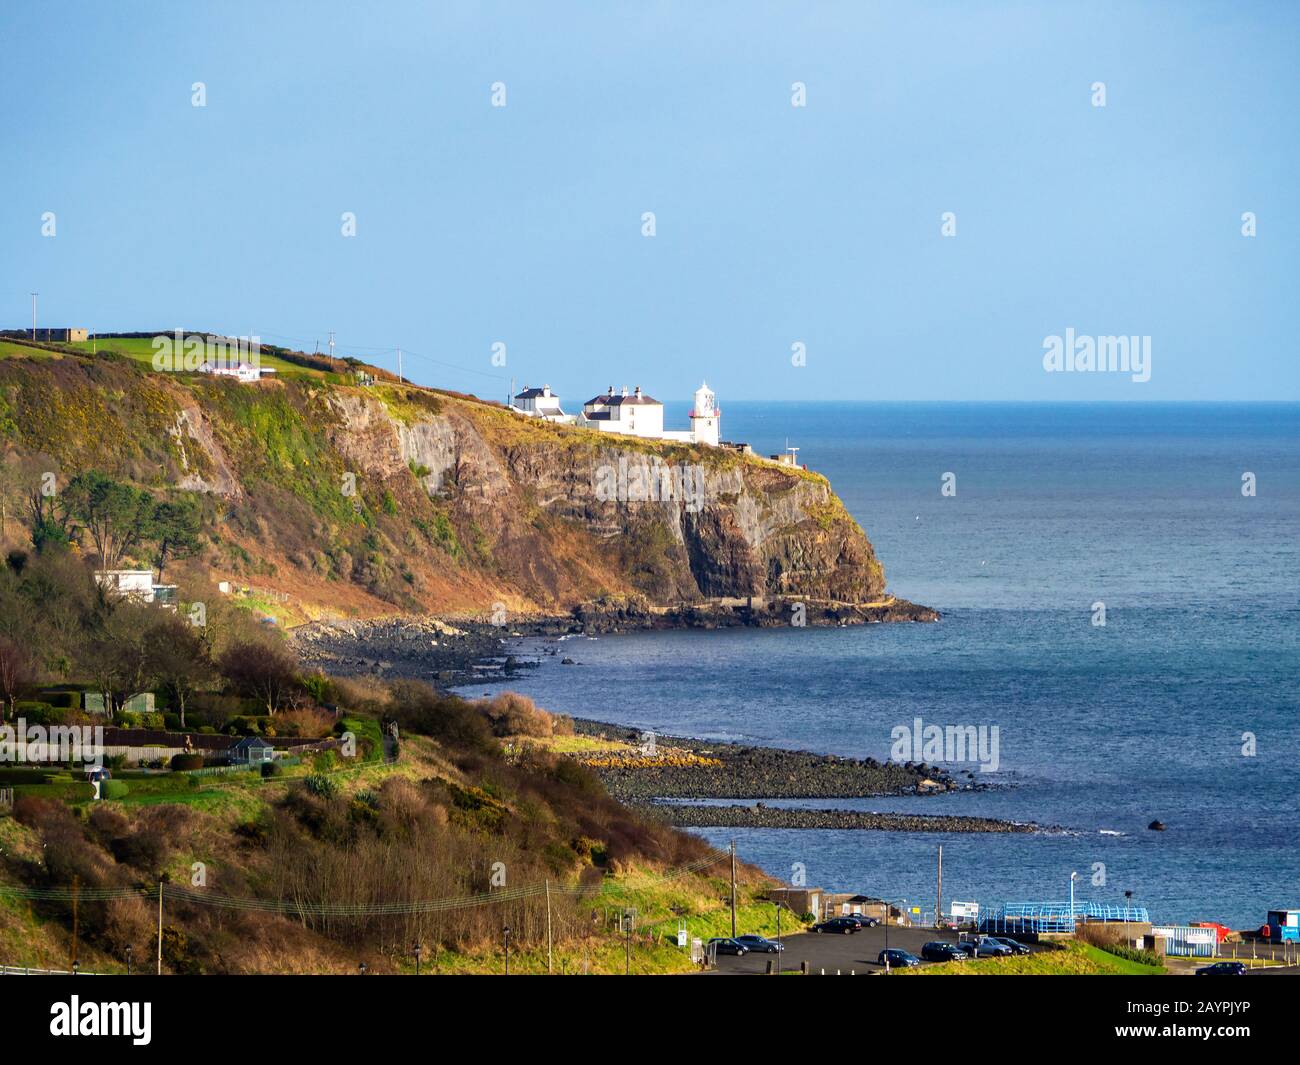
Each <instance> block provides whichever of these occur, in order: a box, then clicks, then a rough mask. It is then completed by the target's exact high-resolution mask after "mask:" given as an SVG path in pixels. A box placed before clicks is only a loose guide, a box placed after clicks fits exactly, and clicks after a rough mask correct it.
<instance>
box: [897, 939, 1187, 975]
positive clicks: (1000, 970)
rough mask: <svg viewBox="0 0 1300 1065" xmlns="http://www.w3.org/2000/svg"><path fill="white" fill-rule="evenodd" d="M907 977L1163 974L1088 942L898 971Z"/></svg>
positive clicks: (1154, 967) (1149, 966)
mask: <svg viewBox="0 0 1300 1065" xmlns="http://www.w3.org/2000/svg"><path fill="white" fill-rule="evenodd" d="M898 974H899V975H907V976H1163V975H1164V974H1165V970H1164V969H1162V968H1160V967H1159V966H1155V965H1142V964H1140V963H1138V962H1135V961H1128V960H1127V959H1125V958H1119V957H1116V956H1115V955H1114V954H1108V953H1107V952H1106V951H1104V950H1100V949H1098V948H1097V947H1093V946H1089V945H1088V944H1087V943H1066V944H1064V946H1063V948H1062V949H1061V950H1043V951H1035V952H1034V953H1033V954H1019V955H1016V956H1014V957H1011V958H976V959H972V960H971V961H953V962H944V963H943V964H941V965H926V966H923V967H922V968H919V969H902V970H898Z"/></svg>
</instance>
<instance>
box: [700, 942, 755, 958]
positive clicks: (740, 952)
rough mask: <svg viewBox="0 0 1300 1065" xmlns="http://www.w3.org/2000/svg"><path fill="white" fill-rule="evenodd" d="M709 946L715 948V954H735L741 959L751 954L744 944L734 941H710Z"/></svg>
mask: <svg viewBox="0 0 1300 1065" xmlns="http://www.w3.org/2000/svg"><path fill="white" fill-rule="evenodd" d="M709 946H710V947H712V948H713V952H714V954H734V955H736V957H738V958H740V957H744V956H745V955H746V954H748V953H749V948H748V947H747V946H745V944H744V943H740V942H737V941H736V940H734V939H710V940H709Z"/></svg>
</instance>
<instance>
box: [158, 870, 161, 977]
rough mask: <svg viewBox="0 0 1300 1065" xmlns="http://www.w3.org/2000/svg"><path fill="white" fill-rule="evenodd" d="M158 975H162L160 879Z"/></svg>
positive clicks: (159, 895) (159, 885)
mask: <svg viewBox="0 0 1300 1065" xmlns="http://www.w3.org/2000/svg"><path fill="white" fill-rule="evenodd" d="M158 975H159V976H162V881H161V880H159V881H158Z"/></svg>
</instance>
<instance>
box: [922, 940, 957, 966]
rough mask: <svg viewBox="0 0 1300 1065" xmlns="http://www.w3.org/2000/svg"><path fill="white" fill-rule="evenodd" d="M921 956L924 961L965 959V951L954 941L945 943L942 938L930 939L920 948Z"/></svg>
mask: <svg viewBox="0 0 1300 1065" xmlns="http://www.w3.org/2000/svg"><path fill="white" fill-rule="evenodd" d="M921 957H923V958H924V959H925V960H926V961H965V960H966V952H965V951H964V950H961V949H960V948H959V947H958V946H957V944H956V943H947V942H944V941H943V940H942V939H932V940H930V942H929V943H927V944H926V945H925V946H923V947H922V948H921Z"/></svg>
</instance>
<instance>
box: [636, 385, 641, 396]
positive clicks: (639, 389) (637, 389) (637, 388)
mask: <svg viewBox="0 0 1300 1065" xmlns="http://www.w3.org/2000/svg"><path fill="white" fill-rule="evenodd" d="M636 398H637V399H640V398H641V386H640V385H637V386H636Z"/></svg>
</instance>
